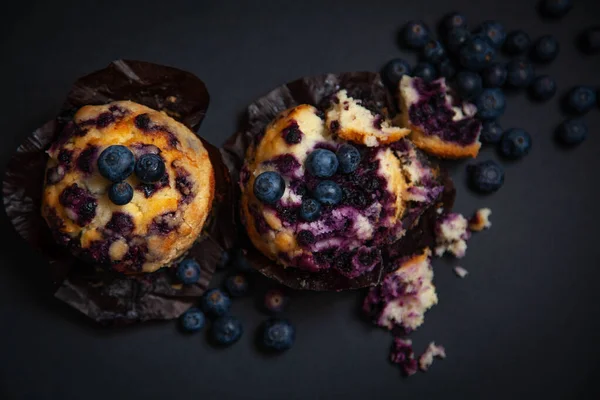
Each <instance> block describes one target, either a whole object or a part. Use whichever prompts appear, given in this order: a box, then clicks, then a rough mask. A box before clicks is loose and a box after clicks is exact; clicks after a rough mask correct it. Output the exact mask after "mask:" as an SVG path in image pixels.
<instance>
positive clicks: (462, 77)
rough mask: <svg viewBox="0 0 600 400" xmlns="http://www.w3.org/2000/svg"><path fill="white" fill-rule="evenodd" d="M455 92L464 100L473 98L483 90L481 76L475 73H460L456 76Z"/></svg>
mask: <svg viewBox="0 0 600 400" xmlns="http://www.w3.org/2000/svg"><path fill="white" fill-rule="evenodd" d="M456 90H457V91H458V94H460V96H461V97H463V98H465V99H472V98H475V97H476V96H478V95H479V94H480V93H481V91H482V90H483V88H482V83H481V76H479V74H478V73H476V72H471V71H460V72H459V73H458V75H456Z"/></svg>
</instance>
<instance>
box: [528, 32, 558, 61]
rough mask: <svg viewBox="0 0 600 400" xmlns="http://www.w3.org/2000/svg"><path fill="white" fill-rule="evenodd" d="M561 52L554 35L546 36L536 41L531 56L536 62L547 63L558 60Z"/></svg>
mask: <svg viewBox="0 0 600 400" xmlns="http://www.w3.org/2000/svg"><path fill="white" fill-rule="evenodd" d="M559 50H560V46H559V44H558V40H556V38H555V37H554V36H552V35H545V36H542V37H541V38H539V39H538V40H536V41H535V43H534V44H533V49H532V54H531V55H532V57H533V58H534V59H535V60H536V61H539V62H544V63H547V62H550V61H552V60H554V59H555V58H556V56H557V55H558V51H559Z"/></svg>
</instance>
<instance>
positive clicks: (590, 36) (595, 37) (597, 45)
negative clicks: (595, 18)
mask: <svg viewBox="0 0 600 400" xmlns="http://www.w3.org/2000/svg"><path fill="white" fill-rule="evenodd" d="M579 42H580V44H581V48H582V50H583V51H584V52H586V53H598V52H600V26H593V27H591V28H588V29H586V30H584V31H583V32H582V33H581V35H580V36H579Z"/></svg>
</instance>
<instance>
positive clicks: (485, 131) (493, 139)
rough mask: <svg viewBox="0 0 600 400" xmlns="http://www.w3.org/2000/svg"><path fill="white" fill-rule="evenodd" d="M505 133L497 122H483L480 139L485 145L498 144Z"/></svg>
mask: <svg viewBox="0 0 600 400" xmlns="http://www.w3.org/2000/svg"><path fill="white" fill-rule="evenodd" d="M503 132H504V131H503V130H502V126H500V124H499V123H498V122H497V121H483V124H482V126H481V136H480V137H479V139H480V140H481V141H482V142H483V143H487V144H496V143H499V142H500V139H501V138H502V133H503Z"/></svg>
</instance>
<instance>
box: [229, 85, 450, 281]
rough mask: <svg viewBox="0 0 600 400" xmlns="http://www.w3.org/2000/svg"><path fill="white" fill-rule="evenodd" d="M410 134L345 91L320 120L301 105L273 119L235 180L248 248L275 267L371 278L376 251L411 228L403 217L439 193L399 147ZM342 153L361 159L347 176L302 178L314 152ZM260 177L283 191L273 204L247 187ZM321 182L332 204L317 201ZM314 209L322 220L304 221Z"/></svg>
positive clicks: (422, 165)
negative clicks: (349, 149) (332, 190)
mask: <svg viewBox="0 0 600 400" xmlns="http://www.w3.org/2000/svg"><path fill="white" fill-rule="evenodd" d="M408 133H409V131H408V130H406V129H403V128H398V127H393V126H392V125H391V124H390V121H389V120H388V119H387V118H385V117H384V116H383V115H382V114H381V113H377V112H376V111H373V110H369V109H367V108H366V107H364V106H363V105H362V102H361V100H357V99H354V98H352V97H349V96H348V94H347V92H346V91H345V90H342V91H340V92H338V93H336V94H335V95H334V96H333V98H332V101H331V105H330V106H329V108H328V109H326V110H322V111H321V110H318V109H317V108H315V107H313V106H311V105H306V104H303V105H299V106H297V107H294V108H291V109H288V110H286V111H283V112H282V113H280V114H279V115H278V116H277V117H276V118H275V119H274V120H273V121H272V122H271V123H270V124H269V125H268V126H267V128H266V129H265V132H264V134H263V135H262V136H261V137H260V138H259V139H258V141H257V142H256V143H254V145H252V146H250V148H249V149H248V152H247V154H246V159H245V163H244V166H243V168H242V170H241V173H240V186H241V190H242V200H241V208H242V210H241V213H242V220H243V222H244V224H245V226H246V230H247V232H248V236H249V238H250V239H251V241H252V243H253V244H254V246H255V247H256V248H257V249H258V250H260V251H261V252H262V253H263V254H264V255H266V256H267V257H269V258H270V259H272V260H274V261H276V262H277V263H279V264H280V265H282V266H283V267H292V268H299V269H303V270H307V271H323V270H327V269H331V268H333V269H335V270H337V272H339V273H340V274H342V275H344V276H346V277H348V278H355V277H358V276H360V275H362V274H364V273H366V272H369V271H371V270H373V269H374V268H375V267H376V266H377V265H378V264H379V263H381V260H382V248H383V247H384V246H385V245H386V244H389V243H392V242H394V241H396V240H398V239H399V238H401V237H402V236H403V235H404V233H405V232H406V230H407V229H409V228H410V227H411V226H412V224H413V223H414V222H415V218H411V216H414V215H417V214H416V213H417V210H420V212H422V210H423V208H426V206H428V205H431V204H432V203H433V202H434V201H435V199H436V198H437V197H438V195H439V194H440V193H441V191H442V190H443V187H441V186H440V185H439V184H438V183H437V180H436V179H435V175H436V174H437V172H436V171H435V170H433V169H431V168H430V167H429V166H428V165H427V163H426V162H425V161H423V160H422V159H420V157H419V156H418V153H417V151H416V149H415V148H414V146H413V145H412V144H411V143H410V142H409V141H408V140H406V139H403V137H404V136H406V134H408ZM348 144H351V145H352V146H354V147H355V148H356V149H357V150H358V152H359V153H360V161H359V163H358V165H357V166H356V168H355V169H354V170H353V171H352V172H349V173H344V172H343V169H342V168H340V167H339V166H338V167H337V170H336V172H335V173H333V174H332V175H330V176H326V177H320V176H318V174H317V176H315V173H314V172H312V171H314V170H315V168H314V167H313V168H307V166H308V163H310V162H313V161H312V160H313V159H315V158H318V157H315V156H314V153H315V151H318V152H319V153H322V150H328V151H329V152H331V153H337V152H338V150H339V149H340V148H341V147H342V146H343V145H346V146H347V145H348ZM331 153H328V154H330V157H331ZM311 154H313V156H311ZM338 158H339V157H338ZM341 163H342V161H341V162H340V165H342V164H341ZM328 165H331V164H328ZM333 165H337V164H336V163H333ZM323 170H327V168H324V169H323ZM309 171H311V172H312V173H311V172H309ZM265 172H275V173H277V174H279V175H280V176H281V178H282V179H283V181H284V183H285V189H284V190H283V194H282V195H281V196H280V197H279V198H278V199H277V200H276V201H275V202H273V201H264V199H260V198H258V197H257V195H256V190H255V181H256V180H257V178H258V177H259V176H261V174H264V173H265ZM327 174H329V172H327ZM324 182H326V183H325V185H330V186H333V187H338V188H339V190H340V191H341V196H340V198H339V199H338V200H339V201H337V202H336V201H333V202H332V201H329V199H328V198H327V199H325V200H327V201H324V200H323V199H320V196H321V193H320V191H321V190H322V187H323V184H324ZM332 182H333V184H332ZM259 197H260V196H259ZM334 197H335V196H334ZM314 200H317V201H318V202H319V203H320V206H319V208H320V211H319V212H318V213H317V216H316V217H314V218H313V214H310V215H311V218H307V217H306V215H307V214H306V211H304V212H303V210H302V208H303V207H302V206H303V204H305V203H307V204H309V205H310V207H307V208H309V209H310V210H309V211H311V212H312V211H314V203H315V201H314Z"/></svg>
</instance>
